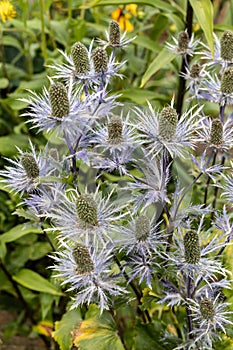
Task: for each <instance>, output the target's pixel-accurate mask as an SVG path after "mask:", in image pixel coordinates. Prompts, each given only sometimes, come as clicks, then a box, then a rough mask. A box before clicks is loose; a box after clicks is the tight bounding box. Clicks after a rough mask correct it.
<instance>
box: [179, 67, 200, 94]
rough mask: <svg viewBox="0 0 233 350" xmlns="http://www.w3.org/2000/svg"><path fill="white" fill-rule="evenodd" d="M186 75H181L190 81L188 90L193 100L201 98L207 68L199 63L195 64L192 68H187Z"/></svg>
mask: <svg viewBox="0 0 233 350" xmlns="http://www.w3.org/2000/svg"><path fill="white" fill-rule="evenodd" d="M185 69H186V73H181V74H180V75H181V76H182V77H183V78H184V79H185V80H187V81H188V85H187V90H189V93H190V94H191V97H190V99H191V98H194V97H196V98H198V97H199V88H200V87H201V85H202V82H203V78H204V77H205V74H206V72H205V67H204V66H201V65H200V64H198V63H194V64H193V65H192V66H191V67H190V68H188V67H185Z"/></svg>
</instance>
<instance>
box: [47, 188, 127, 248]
mask: <svg viewBox="0 0 233 350" xmlns="http://www.w3.org/2000/svg"><path fill="white" fill-rule="evenodd" d="M112 194H113V191H112V192H110V193H109V195H108V196H107V197H106V198H104V197H102V195H101V192H100V191H99V188H97V189H96V191H95V192H94V193H87V192H86V193H84V194H79V193H78V192H77V191H76V190H71V191H68V192H66V193H65V194H64V193H62V194H61V195H62V197H63V198H62V201H61V202H60V203H59V205H58V206H56V207H54V208H53V209H52V210H51V213H48V215H47V216H49V217H50V218H51V219H52V224H53V227H52V228H50V229H48V230H49V231H51V230H52V231H59V232H60V234H61V236H60V237H61V241H64V240H66V239H68V238H69V239H72V240H74V241H75V242H78V241H82V240H83V239H86V238H87V237H90V239H91V240H93V241H98V240H99V241H101V242H102V243H105V241H106V240H108V241H109V240H111V239H112V238H111V233H112V231H113V228H114V227H115V225H116V223H117V220H120V219H121V218H122V217H124V216H125V215H126V214H127V211H126V210H125V212H124V211H123V210H124V209H125V208H126V205H127V204H126V203H123V204H122V203H120V202H119V203H118V204H117V205H116V203H114V202H113V201H112V200H111V196H112Z"/></svg>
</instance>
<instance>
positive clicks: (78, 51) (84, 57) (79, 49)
mask: <svg viewBox="0 0 233 350" xmlns="http://www.w3.org/2000/svg"><path fill="white" fill-rule="evenodd" d="M70 53H71V58H72V60H73V62H74V66H75V70H76V73H78V74H87V73H88V72H89V71H90V62H89V57H88V50H87V48H86V46H85V45H83V44H82V43H80V42H76V43H75V44H73V46H72V47H71V52H70Z"/></svg>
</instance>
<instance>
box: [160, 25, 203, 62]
mask: <svg viewBox="0 0 233 350" xmlns="http://www.w3.org/2000/svg"><path fill="white" fill-rule="evenodd" d="M172 39H173V41H174V44H170V43H168V42H167V43H166V47H167V48H168V49H169V50H170V51H172V52H173V53H176V54H178V55H189V56H192V55H193V54H194V50H195V48H196V46H197V45H198V43H199V41H194V34H192V36H191V38H189V35H188V32H187V30H185V31H183V32H180V33H179V35H178V39H176V38H175V37H172Z"/></svg>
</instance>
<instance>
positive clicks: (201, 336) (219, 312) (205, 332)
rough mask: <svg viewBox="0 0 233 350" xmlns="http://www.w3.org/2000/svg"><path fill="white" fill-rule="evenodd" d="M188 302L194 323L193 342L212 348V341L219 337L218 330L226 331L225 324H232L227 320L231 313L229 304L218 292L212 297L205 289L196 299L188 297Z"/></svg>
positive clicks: (205, 347) (199, 345)
mask: <svg viewBox="0 0 233 350" xmlns="http://www.w3.org/2000/svg"><path fill="white" fill-rule="evenodd" d="M188 304H189V308H190V309H191V311H192V316H193V321H194V325H195V328H194V330H193V331H192V334H193V337H194V340H193V341H194V343H195V344H196V345H198V348H200V349H203V350H204V349H212V348H213V342H214V341H215V340H216V339H221V337H220V335H219V334H218V332H219V331H220V332H223V333H226V326H227V325H231V326H232V325H233V322H231V321H230V320H229V317H230V316H231V315H232V313H233V312H232V311H230V310H229V305H230V304H229V303H225V302H222V301H221V300H220V294H218V295H217V296H216V297H215V298H214V299H213V298H212V297H211V295H210V294H209V293H208V292H207V291H206V293H205V295H203V296H202V297H199V298H198V299H197V300H194V299H189V300H188Z"/></svg>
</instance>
